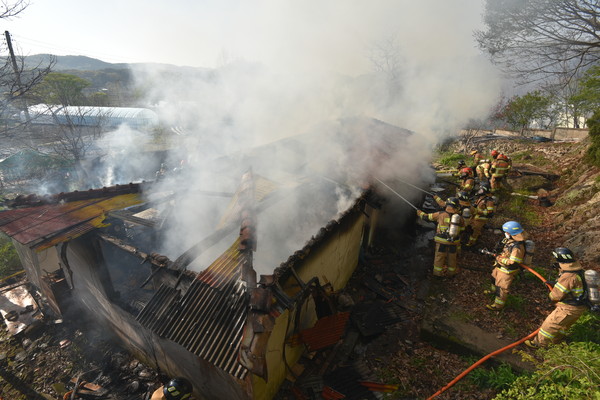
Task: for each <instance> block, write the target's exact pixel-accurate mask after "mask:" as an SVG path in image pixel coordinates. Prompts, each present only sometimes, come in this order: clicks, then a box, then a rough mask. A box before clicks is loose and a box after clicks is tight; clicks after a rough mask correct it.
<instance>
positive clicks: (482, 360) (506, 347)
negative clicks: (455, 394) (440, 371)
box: [427, 328, 540, 400]
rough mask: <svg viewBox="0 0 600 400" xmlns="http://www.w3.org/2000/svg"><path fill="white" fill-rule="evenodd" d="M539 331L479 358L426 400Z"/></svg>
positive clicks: (429, 399)
mask: <svg viewBox="0 0 600 400" xmlns="http://www.w3.org/2000/svg"><path fill="white" fill-rule="evenodd" d="M539 330H540V329H539V328H538V329H536V330H535V331H534V332H531V333H530V334H529V335H527V336H525V337H524V338H522V339H519V340H517V341H516V342H514V343H511V344H509V345H508V346H505V347H503V348H501V349H499V350H496V351H493V352H491V353H490V354H488V355H486V356H484V357H483V358H481V359H480V360H479V361H477V362H476V363H475V364H473V365H471V366H470V367H469V368H467V369H465V370H464V371H463V372H461V373H460V375H458V376H457V377H456V378H454V379H453V380H451V381H450V383H448V384H447V385H446V386H444V387H443V388H441V389H440V390H438V391H437V392H436V393H435V394H434V395H433V396H431V397H429V398H428V399H427V400H431V399H433V398H434V397H436V396H439V395H440V394H442V393H444V392H445V391H446V390H448V389H450V388H451V387H452V386H454V384H455V383H456V382H458V381H460V380H461V379H462V378H464V377H465V376H467V374H468V373H469V372H471V371H473V370H474V369H475V368H477V367H478V366H479V365H481V364H483V363H484V362H485V361H487V360H488V359H490V358H492V357H493V356H495V355H498V354H500V353H502V352H503V351H506V350H508V349H512V348H513V347H516V346H518V345H520V344H521V343H523V342H524V341H526V340H527V339H531V338H532V337H534V336H535V335H537V333H538V331H539Z"/></svg>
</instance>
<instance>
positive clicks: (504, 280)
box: [492, 268, 519, 308]
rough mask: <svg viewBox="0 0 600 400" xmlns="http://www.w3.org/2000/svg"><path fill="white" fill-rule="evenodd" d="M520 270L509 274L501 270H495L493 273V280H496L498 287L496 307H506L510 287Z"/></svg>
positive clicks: (495, 300) (495, 283)
mask: <svg viewBox="0 0 600 400" xmlns="http://www.w3.org/2000/svg"><path fill="white" fill-rule="evenodd" d="M517 272H519V271H518V270H516V271H514V272H512V273H510V274H507V273H506V272H503V271H501V270H500V269H499V268H494V270H493V271H492V278H494V285H495V286H496V298H495V299H494V307H496V308H503V307H504V306H505V305H506V299H507V298H508V293H509V289H510V285H511V284H512V283H513V281H514V280H515V276H516V275H517Z"/></svg>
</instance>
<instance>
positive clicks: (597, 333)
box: [569, 311, 600, 344]
mask: <svg viewBox="0 0 600 400" xmlns="http://www.w3.org/2000/svg"><path fill="white" fill-rule="evenodd" d="M569 332H570V336H569V339H570V340H571V341H574V342H594V343H598V344H600V314H596V313H593V312H590V311H588V312H586V313H584V314H583V315H582V316H581V317H580V318H579V319H578V320H577V322H576V323H575V324H574V325H573V326H572V327H571V329H570V331H569Z"/></svg>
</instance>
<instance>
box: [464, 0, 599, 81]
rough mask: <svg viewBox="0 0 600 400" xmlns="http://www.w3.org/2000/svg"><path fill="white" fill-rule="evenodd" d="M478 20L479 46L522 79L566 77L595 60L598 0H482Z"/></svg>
mask: <svg viewBox="0 0 600 400" xmlns="http://www.w3.org/2000/svg"><path fill="white" fill-rule="evenodd" d="M484 22H485V24H486V26H487V28H486V29H485V30H481V31H477V32H475V37H476V39H477V41H478V42H479V46H480V47H481V48H482V49H484V50H486V51H487V52H488V53H489V54H490V56H491V58H492V60H493V61H494V62H496V63H497V64H499V65H501V66H503V67H504V68H505V70H506V71H508V72H512V73H515V74H517V75H518V76H520V77H521V78H525V79H527V80H537V79H541V78H543V77H546V76H548V75H565V76H567V77H568V78H572V77H573V75H574V74H575V73H577V71H579V70H581V69H586V68H587V67H589V66H590V65H592V64H594V63H596V62H598V61H599V60H600V4H599V3H598V0H486V7H485V14H484ZM565 66H568V68H567V69H566V70H565V68H564V67H565Z"/></svg>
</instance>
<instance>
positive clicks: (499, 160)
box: [490, 150, 510, 193]
mask: <svg viewBox="0 0 600 400" xmlns="http://www.w3.org/2000/svg"><path fill="white" fill-rule="evenodd" d="M494 151H496V150H494ZM492 153H493V152H492ZM509 169H510V164H509V162H508V158H507V157H506V156H505V155H504V154H497V155H496V157H495V159H494V161H492V166H491V174H492V178H491V179H490V186H491V188H492V193H494V192H495V191H497V190H498V189H500V187H502V181H503V180H504V179H505V178H506V176H507V174H508V171H509Z"/></svg>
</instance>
